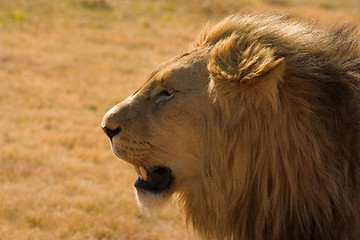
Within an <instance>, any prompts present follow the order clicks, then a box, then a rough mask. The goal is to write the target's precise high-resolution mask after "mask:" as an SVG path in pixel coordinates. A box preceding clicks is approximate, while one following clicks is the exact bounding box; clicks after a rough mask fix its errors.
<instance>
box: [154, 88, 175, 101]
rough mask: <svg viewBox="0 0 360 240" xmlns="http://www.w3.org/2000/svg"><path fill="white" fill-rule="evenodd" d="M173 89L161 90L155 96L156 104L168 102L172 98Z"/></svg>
mask: <svg viewBox="0 0 360 240" xmlns="http://www.w3.org/2000/svg"><path fill="white" fill-rule="evenodd" d="M174 93H175V90H174V89H172V88H171V89H163V90H161V91H160V92H159V93H158V94H157V102H160V101H164V100H168V99H170V98H172V97H173V96H174Z"/></svg>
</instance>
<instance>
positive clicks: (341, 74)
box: [102, 15, 360, 239]
mask: <svg viewBox="0 0 360 240" xmlns="http://www.w3.org/2000/svg"><path fill="white" fill-rule="evenodd" d="M352 36H353V35H352V31H351V30H347V29H345V28H339V29H336V30H332V31H329V32H324V31H320V30H315V29H313V28H312V27H309V26H306V25H302V24H299V23H297V22H294V21H291V20H286V19H285V18H283V17H276V16H270V17H267V16H239V15H235V16H231V17H228V18H227V19H225V20H223V21H222V22H220V23H218V24H217V25H215V26H213V27H206V28H205V29H204V30H203V32H202V33H201V34H200V36H199V38H198V40H197V42H196V44H195V45H194V47H193V48H191V49H190V50H188V51H187V52H185V53H183V54H181V55H179V56H177V57H175V58H173V59H172V60H170V61H168V62H166V63H164V64H162V65H160V66H159V67H158V68H157V69H156V70H155V71H154V72H153V73H152V74H151V75H150V76H149V78H148V80H147V82H146V83H145V85H144V86H143V87H141V88H140V89H139V90H138V91H136V92H135V93H134V94H133V95H131V96H129V97H128V98H127V99H125V100H124V101H123V102H122V103H119V104H118V105H116V106H115V107H113V108H112V109H111V110H110V111H109V112H108V113H107V114H106V115H105V117H104V119H103V121H102V127H103V129H104V131H105V132H106V134H107V135H108V136H109V137H110V139H111V146H112V150H113V152H114V153H115V155H116V156H117V157H119V158H120V159H123V160H125V161H127V162H129V163H131V164H132V165H134V167H135V170H136V171H137V172H138V174H139V178H138V179H137V180H136V181H135V188H136V192H137V198H138V200H139V202H140V205H142V206H144V207H148V208H152V207H154V206H155V205H161V203H160V202H159V201H160V200H161V201H166V200H167V199H168V198H169V197H170V196H171V195H172V194H173V193H177V196H178V201H179V203H180V204H181V205H182V207H183V209H184V213H185V217H186V219H187V221H188V222H190V223H191V224H192V225H193V227H194V229H195V230H196V231H198V232H199V233H200V234H201V235H202V236H204V237H206V238H217V239H227V238H229V239H240V238H241V239H356V238H357V237H359V234H360V232H359V231H360V230H359V229H360V227H359V226H360V219H359V216H360V195H359V194H360V186H359V185H360V160H359V148H360V146H359V127H358V126H359V120H360V118H359V88H358V86H359V79H360V70H359V69H360V57H359V56H360V51H359V46H358V42H357V40H356V38H355V37H352Z"/></svg>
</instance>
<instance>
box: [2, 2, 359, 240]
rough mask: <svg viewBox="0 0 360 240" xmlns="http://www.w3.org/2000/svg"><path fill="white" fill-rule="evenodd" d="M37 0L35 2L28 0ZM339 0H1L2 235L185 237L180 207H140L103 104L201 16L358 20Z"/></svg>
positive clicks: (173, 47)
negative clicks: (105, 125) (270, 12)
mask: <svg viewBox="0 0 360 240" xmlns="http://www.w3.org/2000/svg"><path fill="white" fill-rule="evenodd" d="M34 2H36V3H34ZM356 2H357V0H347V1H341V0H339V1H331V0H318V1H315V2H313V1H305V0H303V1H300V0H292V1H291V0H268V1H260V0H259V1H250V0H247V1H246V0H244V1H230V0H224V1H218V0H212V1H208V2H203V1H201V0H196V1H188V0H181V1H160V0H157V1H146V0H140V1H130V0H127V1H126V0H124V1H115V0H114V1H109V0H108V1H105V0H103V1H101V0H77V1H75V0H59V1H47V0H38V1H27V0H5V1H1V2H0V32H1V35H0V126H1V128H0V236H1V237H0V238H1V239H39V240H40V239H47V240H49V239H120V240H122V239H137V240H145V239H189V238H190V236H189V233H188V232H187V231H186V230H185V227H184V224H183V222H182V219H181V217H180V214H179V213H177V212H176V211H174V210H172V209H171V208H169V209H168V210H167V211H164V213H162V214H161V215H160V216H159V217H157V218H151V217H147V216H144V215H141V214H139V211H138V209H137V207H136V203H135V201H134V195H133V187H132V185H133V182H134V180H135V178H136V176H135V172H134V171H133V169H132V167H131V166H129V165H127V164H125V163H123V162H121V161H118V160H116V159H115V157H114V156H113V155H112V153H111V151H110V147H109V143H108V140H107V138H106V137H105V135H104V134H103V133H102V131H101V129H100V122H101V118H102V116H103V114H104V113H105V112H106V111H107V110H108V109H109V108H110V107H112V106H113V105H114V104H116V103H117V102H119V101H121V100H122V99H123V98H124V97H126V96H127V95H128V94H130V93H132V92H133V91H134V90H135V89H137V88H138V87H139V86H140V85H141V84H142V82H144V80H145V78H146V75H147V74H148V73H149V72H150V71H151V69H152V68H154V66H156V65H157V64H158V63H160V62H161V61H164V60H166V59H168V58H170V57H172V56H173V55H175V54H176V53H178V52H179V51H182V50H183V49H185V48H187V46H188V44H189V42H191V41H192V39H193V38H194V37H195V35H196V34H197V33H198V31H199V30H200V28H201V26H202V25H203V24H204V23H205V22H206V21H207V20H208V19H211V18H220V17H222V16H225V15H226V14H228V13H230V12H236V11H237V10H241V9H243V8H244V7H245V8H247V9H251V10H256V11H264V10H267V9H269V8H272V9H276V10H278V11H286V10H290V11H291V14H292V15H293V16H296V17H300V18H305V19H308V20H311V19H318V20H319V21H320V22H321V23H322V24H325V25H327V24H333V23H337V22H347V21H352V22H359V20H360V14H359V13H360V6H359V5H357V4H356Z"/></svg>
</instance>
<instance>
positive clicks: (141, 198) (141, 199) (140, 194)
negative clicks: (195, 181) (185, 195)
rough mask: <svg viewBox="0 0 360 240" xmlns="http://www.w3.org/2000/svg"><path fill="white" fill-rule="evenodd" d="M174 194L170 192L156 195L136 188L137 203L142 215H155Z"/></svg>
mask: <svg viewBox="0 0 360 240" xmlns="http://www.w3.org/2000/svg"><path fill="white" fill-rule="evenodd" d="M171 195H172V193H171V192H169V191H165V192H162V193H160V194H154V193H151V192H148V191H146V190H143V189H137V188H135V196H136V202H137V204H138V206H139V208H140V210H141V212H142V213H145V214H147V215H155V214H157V213H159V212H160V211H161V210H162V209H163V207H164V206H165V205H166V203H168V201H169V199H170V198H171Z"/></svg>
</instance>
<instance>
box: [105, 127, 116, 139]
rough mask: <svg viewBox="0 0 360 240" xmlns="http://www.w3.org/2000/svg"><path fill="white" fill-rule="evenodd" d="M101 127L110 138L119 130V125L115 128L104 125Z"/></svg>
mask: <svg viewBox="0 0 360 240" xmlns="http://www.w3.org/2000/svg"><path fill="white" fill-rule="evenodd" d="M102 129H103V131H104V132H105V134H106V135H107V136H108V137H109V138H110V139H112V138H113V137H115V136H116V135H118V134H119V133H120V132H121V127H117V128H115V129H110V128H108V127H106V126H102Z"/></svg>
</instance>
